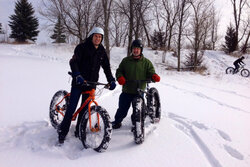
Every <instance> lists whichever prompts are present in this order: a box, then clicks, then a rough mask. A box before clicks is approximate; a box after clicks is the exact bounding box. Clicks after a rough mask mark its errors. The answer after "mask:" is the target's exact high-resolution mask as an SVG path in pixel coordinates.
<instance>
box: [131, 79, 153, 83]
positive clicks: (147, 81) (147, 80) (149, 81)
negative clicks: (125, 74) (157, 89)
mask: <svg viewBox="0 0 250 167" xmlns="http://www.w3.org/2000/svg"><path fill="white" fill-rule="evenodd" d="M126 82H135V83H141V82H146V83H152V82H153V83H154V81H152V80H150V79H144V80H126Z"/></svg>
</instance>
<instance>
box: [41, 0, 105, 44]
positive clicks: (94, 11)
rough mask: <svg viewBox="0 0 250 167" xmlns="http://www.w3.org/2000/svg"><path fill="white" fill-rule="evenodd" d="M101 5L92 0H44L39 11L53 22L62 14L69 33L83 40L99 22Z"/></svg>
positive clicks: (80, 40)
mask: <svg viewBox="0 0 250 167" xmlns="http://www.w3.org/2000/svg"><path fill="white" fill-rule="evenodd" d="M98 10H100V7H99V6H98V4H97V3H96V2H95V1H92V0H42V5H41V10H40V11H39V13H40V14H41V15H42V16H44V17H46V18H47V19H49V20H50V21H52V22H55V21H56V18H57V17H58V16H60V17H61V18H62V21H63V24H64V26H65V28H66V30H67V31H68V33H69V34H71V35H73V36H76V37H77V38H78V39H79V42H82V41H83V39H85V38H86V37H87V36H88V33H89V31H90V30H91V29H92V28H93V27H94V26H95V25H96V24H97V22H98V19H99V18H100V16H101V13H100V12H99V11H98Z"/></svg>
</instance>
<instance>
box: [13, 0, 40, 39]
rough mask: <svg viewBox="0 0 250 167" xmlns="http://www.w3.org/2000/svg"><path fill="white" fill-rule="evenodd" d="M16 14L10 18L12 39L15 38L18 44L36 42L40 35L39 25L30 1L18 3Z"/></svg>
mask: <svg viewBox="0 0 250 167" xmlns="http://www.w3.org/2000/svg"><path fill="white" fill-rule="evenodd" d="M14 12H15V14H13V15H11V16H10V17H9V18H10V20H11V21H9V26H10V28H11V34H10V38H14V39H15V40H16V41H17V42H25V41H26V40H27V39H30V40H32V41H35V40H36V37H37V35H38V33H39V31H38V30H37V29H38V25H39V24H38V19H37V18H36V17H35V16H34V13H35V11H34V9H33V7H32V5H31V3H29V2H28V0H19V1H17V2H16V3H15V10H14Z"/></svg>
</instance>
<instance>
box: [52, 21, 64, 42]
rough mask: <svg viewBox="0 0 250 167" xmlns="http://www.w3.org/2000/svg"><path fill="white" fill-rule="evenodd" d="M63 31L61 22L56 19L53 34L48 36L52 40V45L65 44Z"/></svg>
mask: <svg viewBox="0 0 250 167" xmlns="http://www.w3.org/2000/svg"><path fill="white" fill-rule="evenodd" d="M64 33H65V30H64V27H63V25H62V22H61V18H60V17H58V20H57V23H56V24H55V27H54V34H53V35H51V36H50V38H51V39H54V40H55V41H54V43H65V42H66V41H65V39H66V36H65V35H64Z"/></svg>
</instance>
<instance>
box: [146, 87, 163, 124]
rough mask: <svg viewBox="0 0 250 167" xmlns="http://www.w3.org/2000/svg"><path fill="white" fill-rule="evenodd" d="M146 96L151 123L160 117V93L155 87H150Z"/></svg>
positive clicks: (157, 120)
mask: <svg viewBox="0 0 250 167" xmlns="http://www.w3.org/2000/svg"><path fill="white" fill-rule="evenodd" d="M148 93H149V95H148V96H147V106H148V108H149V117H150V119H151V123H157V122H159V121H160V119H161V103H160V95H159V93H158V90H157V89H156V88H150V89H149V91H148Z"/></svg>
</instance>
